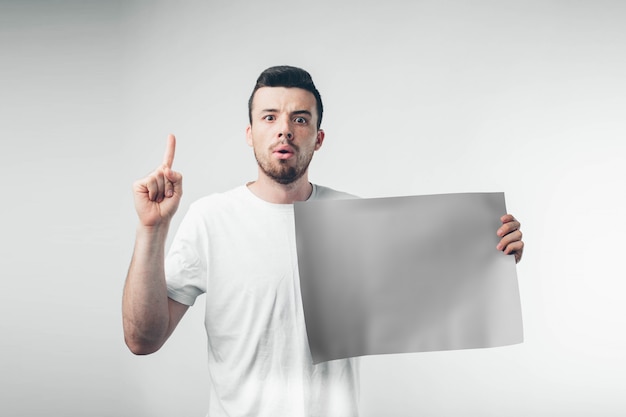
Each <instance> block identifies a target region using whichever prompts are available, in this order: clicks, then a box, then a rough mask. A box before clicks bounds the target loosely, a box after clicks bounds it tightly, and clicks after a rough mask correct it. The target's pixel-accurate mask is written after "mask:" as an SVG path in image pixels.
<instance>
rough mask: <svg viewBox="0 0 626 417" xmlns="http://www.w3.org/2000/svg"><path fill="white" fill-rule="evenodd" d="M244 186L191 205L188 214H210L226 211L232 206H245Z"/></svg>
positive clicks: (200, 199) (209, 196)
mask: <svg viewBox="0 0 626 417" xmlns="http://www.w3.org/2000/svg"><path fill="white" fill-rule="evenodd" d="M244 187H245V186H239V187H236V188H233V189H232V190H228V191H225V192H221V193H213V194H210V195H207V196H205V197H202V198H199V199H198V200H196V201H194V202H193V203H191V205H190V206H189V212H190V213H212V212H215V211H224V210H226V211H228V210H229V209H232V207H233V206H239V205H242V204H245V199H246V195H245V194H246V193H245V191H246V190H245V188H244Z"/></svg>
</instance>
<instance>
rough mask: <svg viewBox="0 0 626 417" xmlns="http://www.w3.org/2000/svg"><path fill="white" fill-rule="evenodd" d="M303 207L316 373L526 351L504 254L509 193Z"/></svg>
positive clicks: (299, 225) (301, 254)
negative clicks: (389, 357)
mask: <svg viewBox="0 0 626 417" xmlns="http://www.w3.org/2000/svg"><path fill="white" fill-rule="evenodd" d="M294 207H295V208H294V210H295V221H296V242H297V248H298V266H299V271H300V288H301V295H302V303H303V308H304V316H305V321H306V330H307V335H308V339H309V347H310V349H311V355H312V358H313V362H314V363H319V362H324V361H329V360H334V359H340V358H347V357H354V356H362V355H374V354H386V353H403V352H420V351H435V350H451V349H472V348H486V347H496V346H503V345H511V344H516V343H521V342H522V341H523V330H522V314H521V305H520V297H519V288H518V283H517V274H516V270H515V260H514V257H513V256H507V255H504V254H503V253H502V252H500V251H498V250H496V245H497V244H498V242H499V240H500V238H499V237H498V236H497V235H496V230H497V229H498V228H499V227H500V226H501V222H500V217H501V216H502V215H503V214H506V207H505V202H504V193H463V194H442V195H428V196H409V197H391V198H372V199H352V200H314V201H308V202H301V203H296V204H295V206H294Z"/></svg>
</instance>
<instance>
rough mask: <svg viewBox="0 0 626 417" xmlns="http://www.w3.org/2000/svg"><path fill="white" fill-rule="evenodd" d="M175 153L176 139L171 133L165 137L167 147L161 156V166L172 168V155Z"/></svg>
mask: <svg viewBox="0 0 626 417" xmlns="http://www.w3.org/2000/svg"><path fill="white" fill-rule="evenodd" d="M175 152H176V137H175V136H174V135H172V134H171V133H170V134H169V135H168V136H167V147H166V148H165V155H163V165H164V166H166V167H168V168H172V164H173V163H174V153H175Z"/></svg>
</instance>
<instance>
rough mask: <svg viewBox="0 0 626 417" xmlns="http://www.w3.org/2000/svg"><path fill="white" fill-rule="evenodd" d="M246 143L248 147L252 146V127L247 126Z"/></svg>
mask: <svg viewBox="0 0 626 417" xmlns="http://www.w3.org/2000/svg"><path fill="white" fill-rule="evenodd" d="M246 142H247V143H248V146H252V125H248V127H246Z"/></svg>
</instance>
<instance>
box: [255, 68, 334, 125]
mask: <svg viewBox="0 0 626 417" xmlns="http://www.w3.org/2000/svg"><path fill="white" fill-rule="evenodd" d="M261 87H287V88H302V89H303V90H306V91H309V92H311V93H312V94H313V95H314V96H315V102H316V104H317V128H318V129H319V128H320V126H321V125H322V114H323V113H324V106H323V105H322V97H321V96H320V93H319V91H317V88H315V84H313V79H312V78H311V74H309V73H308V72H306V71H305V70H303V69H302V68H297V67H290V66H288V65H281V66H277V67H270V68H268V69H266V70H265V71H263V72H262V73H261V75H259V78H258V79H257V80H256V85H255V86H254V90H252V94H251V95H250V99H249V100H248V118H249V119H250V124H252V99H253V98H254V93H256V90H258V89H259V88H261Z"/></svg>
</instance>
